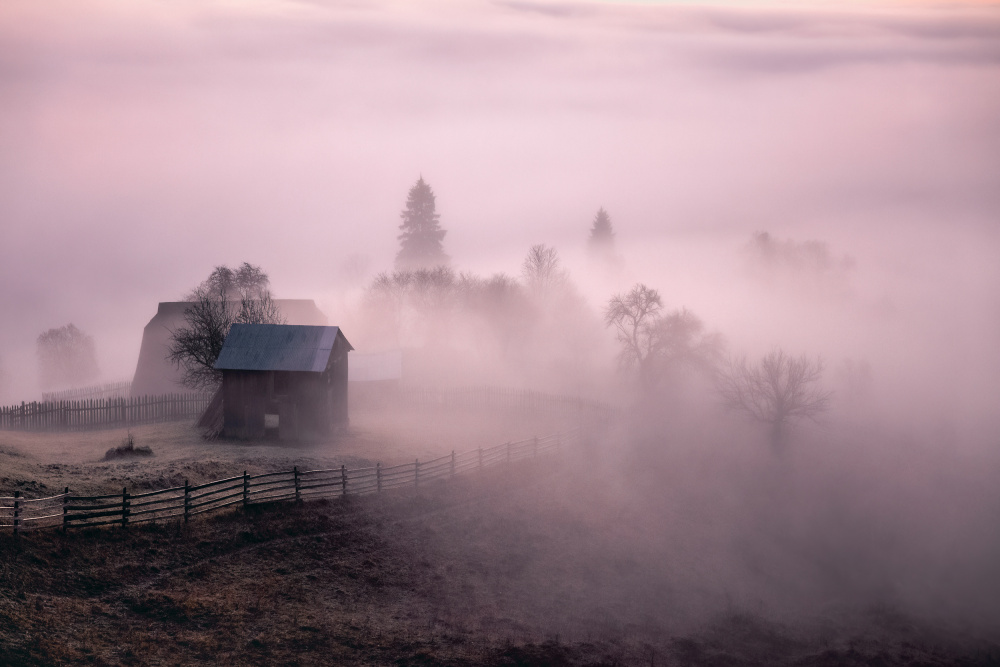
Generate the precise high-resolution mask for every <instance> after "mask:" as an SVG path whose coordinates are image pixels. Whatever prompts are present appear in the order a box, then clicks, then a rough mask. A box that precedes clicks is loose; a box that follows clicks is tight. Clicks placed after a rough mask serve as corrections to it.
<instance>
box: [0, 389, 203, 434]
mask: <svg viewBox="0 0 1000 667" xmlns="http://www.w3.org/2000/svg"><path fill="white" fill-rule="evenodd" d="M210 399H211V396H209V395H208V394H166V395H164V396H133V397H131V398H105V399H88V400H81V401H48V402H42V403H37V402H35V403H21V405H13V406H7V407H0V430H6V431H84V430H90V429H102V428H119V427H123V426H137V425H139V424H154V423H158V422H166V421H177V420H180V419H193V418H195V417H197V416H198V415H200V414H201V413H202V412H204V411H205V407H206V406H207V405H208V402H209V400H210Z"/></svg>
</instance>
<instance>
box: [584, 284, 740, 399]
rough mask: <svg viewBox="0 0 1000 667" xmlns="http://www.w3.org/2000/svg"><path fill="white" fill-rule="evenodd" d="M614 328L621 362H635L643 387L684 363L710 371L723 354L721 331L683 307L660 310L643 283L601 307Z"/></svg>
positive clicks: (686, 366) (656, 296)
mask: <svg viewBox="0 0 1000 667" xmlns="http://www.w3.org/2000/svg"><path fill="white" fill-rule="evenodd" d="M604 323H605V325H606V326H609V327H611V326H613V327H614V328H615V331H616V334H617V338H618V342H619V343H620V344H621V351H620V352H619V353H618V363H619V365H620V366H621V367H622V368H635V369H637V370H638V373H639V380H640V382H641V384H642V386H643V387H644V388H646V389H651V388H652V387H653V386H654V385H656V384H657V383H658V382H660V381H662V380H664V379H665V378H667V377H670V376H671V375H676V374H677V373H678V372H680V371H682V370H685V369H696V370H703V371H707V372H711V371H713V370H714V368H715V366H716V364H717V363H718V360H719V357H720V356H721V354H722V346H723V342H722V337H721V336H719V335H718V334H715V333H708V332H706V331H705V325H704V323H703V322H702V321H701V319H699V318H698V317H697V316H695V315H694V313H692V312H691V311H689V310H687V309H686V308H681V309H679V310H674V311H671V312H669V313H666V314H664V313H663V301H662V299H661V298H660V294H659V292H657V291H656V290H655V289H651V288H649V287H647V286H646V285H643V284H641V283H640V284H637V285H635V286H634V287H633V288H632V289H631V290H629V291H628V292H627V293H625V294H616V295H615V296H613V297H611V300H610V301H608V306H607V308H605V310H604Z"/></svg>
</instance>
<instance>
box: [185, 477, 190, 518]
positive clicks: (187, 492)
mask: <svg viewBox="0 0 1000 667" xmlns="http://www.w3.org/2000/svg"><path fill="white" fill-rule="evenodd" d="M190 516H191V485H190V484H189V483H188V481H187V480H184V523H187V522H188V517H190Z"/></svg>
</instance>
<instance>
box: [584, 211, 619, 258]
mask: <svg viewBox="0 0 1000 667" xmlns="http://www.w3.org/2000/svg"><path fill="white" fill-rule="evenodd" d="M587 245H588V246H589V247H590V251H591V253H593V254H594V255H598V256H600V257H604V258H611V257H612V256H613V255H614V250H615V232H614V229H612V227H611V216H609V215H608V212H607V211H605V210H604V207H603V206H602V207H601V208H600V209H598V211H597V215H596V216H594V224H593V225H592V226H591V228H590V238H589V239H588V240H587Z"/></svg>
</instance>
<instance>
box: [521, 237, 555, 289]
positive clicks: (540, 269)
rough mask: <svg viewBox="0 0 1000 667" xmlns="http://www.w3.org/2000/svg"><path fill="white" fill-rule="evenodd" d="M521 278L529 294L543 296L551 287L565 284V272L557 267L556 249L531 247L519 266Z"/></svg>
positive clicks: (544, 246)
mask: <svg viewBox="0 0 1000 667" xmlns="http://www.w3.org/2000/svg"><path fill="white" fill-rule="evenodd" d="M521 277H522V278H524V284H525V285H527V287H528V289H529V290H531V292H533V293H535V294H538V295H545V294H547V293H548V292H549V291H551V289H552V288H553V287H556V286H558V285H562V284H564V283H565V282H566V272H565V271H563V270H562V268H561V267H560V265H559V253H558V252H556V249H555V248H553V247H551V246H547V245H543V244H538V245H533V246H531V248H529V249H528V255H527V256H526V257H525V258H524V263H523V264H522V265H521Z"/></svg>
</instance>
